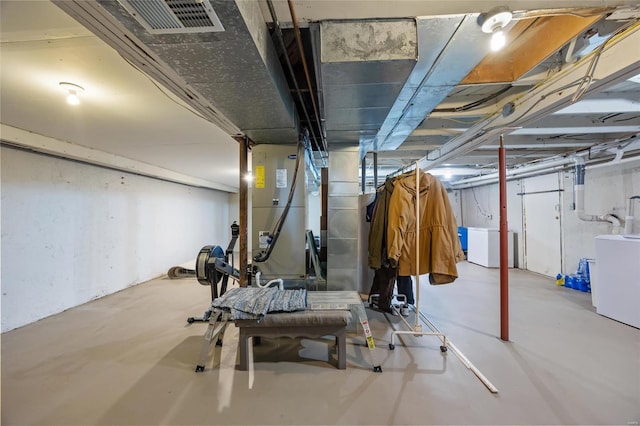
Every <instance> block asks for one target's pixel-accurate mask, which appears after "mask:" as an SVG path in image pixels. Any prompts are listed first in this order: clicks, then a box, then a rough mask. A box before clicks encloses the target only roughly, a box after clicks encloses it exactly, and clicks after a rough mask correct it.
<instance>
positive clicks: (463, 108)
mask: <svg viewBox="0 0 640 426" xmlns="http://www.w3.org/2000/svg"><path fill="white" fill-rule="evenodd" d="M511 87H512V86H511V85H509V86H507V87H503V88H502V89H500V90H498V91H497V92H494V93H492V94H490V95H488V96H485V97H484V98H482V99H478V100H477V101H473V102H470V103H468V104H466V105H462V106H459V107H455V108H436V109H434V110H433V112H462V111H470V110H472V109H474V108H477V107H479V106H481V105H483V104H485V103H487V102H488V101H490V100H492V99H495V98H497V97H498V96H500V95H502V94H503V93H505V92H507V91H509V90H510V89H511Z"/></svg>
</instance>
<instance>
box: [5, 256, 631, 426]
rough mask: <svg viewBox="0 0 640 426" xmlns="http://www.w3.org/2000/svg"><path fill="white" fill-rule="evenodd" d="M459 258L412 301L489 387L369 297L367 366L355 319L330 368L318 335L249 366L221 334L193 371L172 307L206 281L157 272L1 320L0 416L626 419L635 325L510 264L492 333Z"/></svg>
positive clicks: (55, 420) (291, 420) (266, 351)
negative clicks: (340, 363)
mask: <svg viewBox="0 0 640 426" xmlns="http://www.w3.org/2000/svg"><path fill="white" fill-rule="evenodd" d="M459 272H460V278H459V279H458V280H457V281H456V282H455V283H453V284H449V285H443V286H430V285H428V284H427V283H426V280H421V281H422V285H421V293H420V306H421V311H422V312H423V313H425V314H426V315H427V317H428V318H429V319H430V320H431V321H432V322H433V323H434V324H435V325H436V326H437V327H438V328H439V329H440V330H441V331H443V332H445V333H446V334H447V336H448V338H450V339H451V340H452V342H453V343H454V345H455V346H456V347H457V348H458V349H459V350H460V351H461V352H462V353H464V355H465V356H466V357H467V358H468V359H469V360H470V361H471V362H472V363H473V364H474V365H475V366H476V367H477V368H478V369H479V370H480V371H481V372H482V373H483V374H484V375H485V376H486V377H487V379H488V380H489V381H490V382H491V383H492V384H493V385H494V386H495V387H497V389H498V390H499V392H498V393H497V394H494V393H491V392H489V390H488V389H487V387H485V386H484V385H483V384H482V382H481V381H480V380H479V379H478V378H477V377H476V376H475V375H474V374H473V373H472V372H471V371H470V370H469V369H467V368H466V367H465V366H464V365H463V364H462V363H461V362H460V360H459V359H458V358H457V357H456V356H455V355H454V354H453V353H452V352H451V351H449V352H448V353H447V354H444V355H443V354H441V352H440V350H439V345H440V343H439V341H438V339H437V338H435V337H433V336H422V337H414V336H412V335H408V336H407V335H397V336H396V337H395V342H396V346H395V350H389V346H388V345H389V342H390V340H391V333H392V331H393V330H394V329H395V330H406V329H407V328H406V327H405V326H404V324H403V323H402V322H401V321H400V319H399V318H398V317H393V316H389V315H385V314H382V313H380V312H377V311H375V310H372V309H367V312H368V315H369V321H370V324H371V329H372V332H373V336H374V338H375V342H376V349H375V358H376V363H377V364H380V365H381V366H382V369H383V372H382V373H374V372H373V370H372V363H371V358H370V353H369V351H368V349H367V348H366V347H365V346H363V342H364V339H363V336H362V332H361V331H360V332H359V334H356V333H352V335H351V336H350V338H349V339H348V342H349V344H348V348H347V355H348V360H347V369H346V370H337V369H336V368H335V367H334V365H332V363H331V362H327V361H331V359H330V355H329V354H330V352H331V350H332V349H333V343H332V341H331V340H329V339H326V340H322V339H319V340H310V339H297V340H294V339H287V338H283V339H274V340H263V342H262V344H261V345H259V346H256V348H255V350H254V360H255V362H254V363H253V366H252V369H251V370H250V371H246V372H245V371H237V370H236V369H235V368H234V365H235V364H236V353H235V350H236V346H234V345H232V344H229V343H227V344H226V345H223V346H222V348H216V349H215V350H216V351H218V352H219V354H218V356H219V358H218V359H220V357H221V358H222V359H221V360H220V361H216V364H215V365H214V364H213V362H212V361H211V359H210V361H209V362H208V364H207V369H206V370H205V371H204V372H203V373H195V372H194V367H195V365H196V363H197V361H198V357H199V353H200V347H201V342H202V335H203V333H204V331H205V329H206V325H205V324H202V323H195V324H191V325H187V324H186V321H185V320H186V318H187V317H188V316H193V315H199V314H201V313H202V311H203V310H204V309H205V308H206V307H207V305H208V298H209V290H208V288H207V287H203V286H200V285H198V284H197V282H196V281H195V279H180V280H169V279H167V278H160V279H156V280H153V281H150V282H147V283H144V284H141V285H139V286H136V287H133V288H130V289H127V290H125V291H122V292H120V293H117V294H114V295H110V296H107V297H105V298H102V299H100V300H96V301H93V302H90V303H87V304H85V305H82V306H79V307H77V308H74V309H71V310H68V311H66V312H64V313H61V314H58V315H55V316H52V317H50V318H47V319H44V320H41V321H38V322H37V323H35V324H31V325H29V326H25V327H22V328H20V329H17V330H13V331H11V332H8V333H5V334H3V335H2V424H3V425H12V424H17V425H28V424H40V425H66V424H69V425H72V424H73V425H91V424H105V425H106V424H109V425H160V424H182V425H185V424H197V425H200V424H225V425H231V424H618V425H628V424H638V421H640V331H639V330H638V329H636V328H633V327H630V326H627V325H624V324H621V323H618V322H616V321H613V320H610V319H608V318H605V317H602V316H600V315H598V314H596V313H595V309H594V308H593V307H592V306H591V298H590V295H589V294H586V293H580V292H578V291H576V290H570V289H565V288H562V287H557V286H556V285H555V282H554V281H553V280H551V279H548V278H544V277H540V276H538V275H535V274H531V273H528V272H524V271H520V270H511V271H510V316H511V318H510V341H509V342H503V341H501V340H500V339H499V334H500V323H499V321H500V319H499V284H498V282H499V277H498V270H496V269H487V268H483V267H480V266H477V265H473V264H469V263H466V262H463V263H461V264H459ZM600 285H606V284H600ZM413 315H414V314H412V315H411V316H410V317H409V320H410V322H411V323H412V324H413V323H414V319H413V318H414V317H413ZM425 330H426V327H425ZM234 338H236V339H237V330H236V329H235V327H229V331H228V332H227V334H226V335H225V341H226V342H233V341H234Z"/></svg>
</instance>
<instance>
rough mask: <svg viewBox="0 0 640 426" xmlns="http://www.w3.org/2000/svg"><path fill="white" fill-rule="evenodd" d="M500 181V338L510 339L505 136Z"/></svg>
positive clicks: (501, 149)
mask: <svg viewBox="0 0 640 426" xmlns="http://www.w3.org/2000/svg"><path fill="white" fill-rule="evenodd" d="M498 168H499V170H498V178H499V182H500V339H502V340H505V341H508V340H509V240H508V238H509V230H508V225H507V157H506V153H505V149H504V137H503V136H502V135H500V148H499V149H498Z"/></svg>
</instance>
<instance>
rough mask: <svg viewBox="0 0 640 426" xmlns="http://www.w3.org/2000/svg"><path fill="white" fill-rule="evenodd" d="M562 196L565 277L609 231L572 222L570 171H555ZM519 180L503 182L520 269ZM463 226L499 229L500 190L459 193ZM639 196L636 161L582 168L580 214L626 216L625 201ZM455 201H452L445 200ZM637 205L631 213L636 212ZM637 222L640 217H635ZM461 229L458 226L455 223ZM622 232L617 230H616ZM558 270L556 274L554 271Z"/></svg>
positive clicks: (639, 173) (639, 167) (639, 174)
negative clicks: (583, 202) (582, 182)
mask: <svg viewBox="0 0 640 426" xmlns="http://www.w3.org/2000/svg"><path fill="white" fill-rule="evenodd" d="M559 178H560V189H562V190H563V191H562V192H561V211H560V220H561V230H560V232H561V239H562V271H561V272H562V273H565V274H570V273H574V272H576V270H577V269H578V262H579V261H580V258H583V257H586V258H594V257H595V237H596V236H597V235H601V234H610V233H612V232H613V231H614V229H613V226H612V225H611V224H609V223H599V222H584V221H581V220H579V219H578V218H577V216H576V215H575V212H574V210H573V184H574V171H573V170H568V171H566V172H563V173H560V175H559ZM546 179H548V177H545V176H538V177H531V178H527V182H528V183H529V186H531V187H534V186H535V183H536V182H537V181H538V180H539V181H541V182H542V181H544V180H546ZM521 187H522V182H521V180H514V181H510V182H508V183H507V193H508V200H507V215H508V225H509V229H510V230H513V231H514V232H515V233H516V236H517V238H516V241H517V243H516V250H517V253H516V259H518V265H524V264H525V263H524V257H523V256H524V253H523V249H522V248H523V240H522V235H523V229H524V226H525V224H526V217H525V216H523V214H524V213H523V209H522V197H521V196H519V195H517V194H518V193H520V192H522V189H521ZM459 192H460V197H459V198H460V209H461V211H462V225H461V226H466V227H482V228H496V227H499V208H500V207H499V190H498V184H491V185H484V186H478V187H475V188H470V189H463V190H459ZM633 195H640V160H638V161H633V162H627V163H620V164H609V165H607V166H604V167H603V166H594V167H589V166H588V167H587V171H586V174H585V213H587V214H597V215H602V214H606V213H613V214H615V215H617V216H618V217H620V218H624V217H625V216H626V214H627V211H626V210H627V204H628V199H629V197H631V196H633ZM450 199H452V200H454V199H455V198H453V197H450ZM639 210H640V209H639V207H638V206H636V213H638V211H639ZM638 219H640V218H638ZM458 225H460V223H458ZM620 232H622V230H620ZM559 272H560V271H559Z"/></svg>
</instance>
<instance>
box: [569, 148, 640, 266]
mask: <svg viewBox="0 0 640 426" xmlns="http://www.w3.org/2000/svg"><path fill="white" fill-rule="evenodd" d="M562 180H563V182H564V189H565V191H564V192H563V193H562V194H563V196H562V210H563V221H562V227H563V239H564V247H563V258H564V259H563V269H564V270H563V271H562V272H563V273H565V274H570V273H574V272H576V270H577V269H578V262H579V261H580V258H582V257H586V258H595V250H596V248H595V237H596V236H597V235H601V234H611V233H612V232H614V228H613V226H612V225H611V224H609V223H601V222H584V221H581V220H579V219H578V218H577V216H576V215H575V211H574V210H573V209H572V206H573V184H574V173H573V170H571V171H567V172H565V173H564V174H563V176H562ZM633 195H640V160H637V161H633V162H628V163H620V164H615V163H609V164H608V165H606V166H594V167H589V166H587V169H586V173H585V197H584V210H585V213H587V214H597V215H602V214H606V213H613V214H615V215H616V216H618V217H620V218H622V219H624V217H625V216H626V214H627V205H628V199H629V197H631V196H633ZM635 212H636V215H638V214H640V206H639V205H636V207H635ZM637 219H640V218H637ZM623 230H624V227H622V229H620V230H619V232H620V233H622V232H623Z"/></svg>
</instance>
